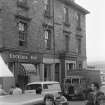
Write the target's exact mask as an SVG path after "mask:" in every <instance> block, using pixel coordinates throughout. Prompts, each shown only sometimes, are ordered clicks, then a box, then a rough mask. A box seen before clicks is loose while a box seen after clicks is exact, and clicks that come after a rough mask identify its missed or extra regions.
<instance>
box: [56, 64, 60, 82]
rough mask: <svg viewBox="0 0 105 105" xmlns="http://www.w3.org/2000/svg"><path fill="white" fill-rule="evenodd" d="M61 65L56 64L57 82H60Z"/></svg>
mask: <svg viewBox="0 0 105 105" xmlns="http://www.w3.org/2000/svg"><path fill="white" fill-rule="evenodd" d="M59 65H60V64H59V63H56V64H55V81H58V82H59V81H60V72H59V71H60V69H59Z"/></svg>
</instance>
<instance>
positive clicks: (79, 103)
mask: <svg viewBox="0 0 105 105" xmlns="http://www.w3.org/2000/svg"><path fill="white" fill-rule="evenodd" d="M69 105H86V101H69Z"/></svg>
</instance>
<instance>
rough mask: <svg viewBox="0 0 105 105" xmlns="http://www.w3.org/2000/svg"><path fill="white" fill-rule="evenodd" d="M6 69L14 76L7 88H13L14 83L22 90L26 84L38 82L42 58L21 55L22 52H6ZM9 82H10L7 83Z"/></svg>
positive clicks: (33, 55)
mask: <svg viewBox="0 0 105 105" xmlns="http://www.w3.org/2000/svg"><path fill="white" fill-rule="evenodd" d="M6 54H7V55H8V56H7V61H8V62H7V63H8V67H9V68H10V70H11V71H12V73H13V74H14V78H13V80H12V81H14V82H12V83H8V84H10V86H9V87H11V86H15V84H16V83H18V84H19V85H20V87H21V88H22V89H24V88H25V85H26V84H27V83H28V82H33V81H40V80H41V73H40V71H41V70H40V68H41V67H40V64H41V60H42V56H41V55H39V54H33V53H23V52H8V53H6ZM8 82H11V81H8Z"/></svg>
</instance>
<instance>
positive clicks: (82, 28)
mask: <svg viewBox="0 0 105 105" xmlns="http://www.w3.org/2000/svg"><path fill="white" fill-rule="evenodd" d="M88 13H89V12H88V11H87V10H86V9H84V8H82V7H81V6H79V5H78V4H76V3H75V2H74V1H73V0H0V52H1V55H2V57H3V59H4V61H5V62H6V64H8V66H9V68H10V70H11V71H12V72H13V73H14V78H11V79H10V78H9V79H7V78H6V79H4V80H3V81H2V83H3V84H4V85H3V86H4V87H5V88H9V87H10V86H11V85H14V84H15V83H16V82H18V83H19V84H20V85H21V87H22V88H24V85H25V84H26V83H28V82H32V81H39V80H41V81H46V80H49V81H50V80H55V81H60V82H61V81H62V80H63V78H64V77H65V76H66V74H67V72H68V71H69V70H70V69H74V70H75V69H81V70H82V68H85V67H86V23H85V20H86V17H85V16H86V14H88Z"/></svg>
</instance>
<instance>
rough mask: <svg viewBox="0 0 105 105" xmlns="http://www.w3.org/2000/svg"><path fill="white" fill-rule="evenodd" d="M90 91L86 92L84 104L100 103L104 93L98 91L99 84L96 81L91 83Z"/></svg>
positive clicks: (98, 104) (97, 104) (93, 104)
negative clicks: (86, 96)
mask: <svg viewBox="0 0 105 105" xmlns="http://www.w3.org/2000/svg"><path fill="white" fill-rule="evenodd" d="M90 88H91V91H90V93H89V94H88V98H87V103H86V105H100V103H101V102H102V100H103V99H104V93H103V92H101V91H100V86H99V84H98V83H97V82H93V83H91V87H90Z"/></svg>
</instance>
